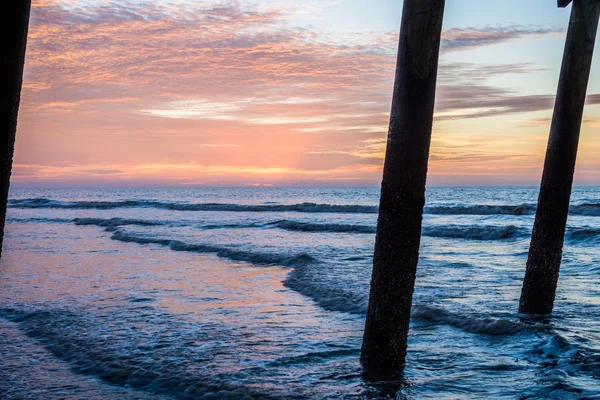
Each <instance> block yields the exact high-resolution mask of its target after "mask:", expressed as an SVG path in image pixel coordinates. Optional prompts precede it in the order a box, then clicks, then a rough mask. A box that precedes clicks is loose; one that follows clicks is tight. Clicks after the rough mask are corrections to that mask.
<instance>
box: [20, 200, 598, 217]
mask: <svg viewBox="0 0 600 400" xmlns="http://www.w3.org/2000/svg"><path fill="white" fill-rule="evenodd" d="M8 204H9V206H10V207H12V208H33V209H37V208H56V209H72V210H88V209H96V210H112V209H117V208H156V209H162V210H174V211H225V212H299V213H343V214H376V213H377V212H378V207H377V206H368V205H357V204H317V203H308V202H305V203H298V204H259V205H252V204H230V203H196V204H189V203H177V202H163V201H157V200H123V201H59V200H50V199H46V198H31V199H10V200H9V201H8ZM535 209H536V206H535V204H519V205H486V204H475V205H455V206H426V207H425V208H424V211H423V212H424V213H425V214H434V215H532V214H534V213H535ZM569 210H570V211H569V212H570V214H572V215H587V216H600V204H597V203H586V204H579V205H572V206H571V207H570V209H569Z"/></svg>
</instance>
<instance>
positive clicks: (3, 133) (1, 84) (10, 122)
mask: <svg viewBox="0 0 600 400" xmlns="http://www.w3.org/2000/svg"><path fill="white" fill-rule="evenodd" d="M30 10H31V0H10V1H3V2H2V4H1V5H0V37H1V38H2V40H0V54H1V56H2V64H1V65H2V66H1V67H0V68H1V69H0V146H1V149H0V151H2V166H1V168H2V170H1V171H0V172H1V173H2V176H1V177H0V179H1V181H0V257H2V240H3V238H4V222H5V220H6V203H7V201H8V187H9V185H10V173H11V170H12V160H13V153H14V149H15V136H16V132H17V115H18V112H19V102H20V99H21V85H22V83H23V66H24V64H25V47H26V44H27V31H28V29H29V12H30Z"/></svg>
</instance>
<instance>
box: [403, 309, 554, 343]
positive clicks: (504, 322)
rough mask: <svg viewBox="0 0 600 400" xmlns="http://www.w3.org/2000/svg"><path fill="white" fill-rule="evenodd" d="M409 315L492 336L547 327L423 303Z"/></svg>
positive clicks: (419, 319) (413, 317)
mask: <svg viewBox="0 0 600 400" xmlns="http://www.w3.org/2000/svg"><path fill="white" fill-rule="evenodd" d="M411 317H412V319H413V320H416V321H422V322H429V323H435V324H444V325H450V326H453V327H455V328H458V329H461V330H463V331H465V332H469V333H478V334H485V335H492V336H502V335H514V334H516V333H519V332H521V331H527V330H540V329H545V328H547V325H544V324H527V323H524V322H520V321H513V320H508V319H496V318H490V317H481V318H479V317H475V316H469V315H465V314H463V313H460V314H459V313H453V312H450V311H448V310H445V309H443V308H437V307H431V306H425V305H415V306H413V308H412V313H411Z"/></svg>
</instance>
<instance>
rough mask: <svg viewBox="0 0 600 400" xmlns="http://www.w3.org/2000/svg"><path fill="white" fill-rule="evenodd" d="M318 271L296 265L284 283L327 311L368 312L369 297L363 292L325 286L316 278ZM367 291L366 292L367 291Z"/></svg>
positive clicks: (361, 313) (360, 313)
mask: <svg viewBox="0 0 600 400" xmlns="http://www.w3.org/2000/svg"><path fill="white" fill-rule="evenodd" d="M317 275H318V271H315V269H314V268H309V265H307V264H305V265H296V266H295V268H294V269H293V270H292V271H291V272H290V273H289V275H288V276H287V278H286V280H285V281H284V282H283V284H284V285H285V286H286V287H287V288H289V289H292V290H293V291H295V292H297V293H300V294H302V295H304V296H306V297H308V298H310V299H311V300H312V301H314V302H315V303H317V305H319V307H321V308H323V309H325V310H327V311H338V312H346V313H350V314H359V315H364V314H366V313H367V305H368V302H369V299H368V297H367V296H366V294H365V295H363V294H362V293H356V292H354V291H349V290H344V289H340V288H337V287H331V286H324V285H323V284H322V283H321V282H319V281H317V280H316V279H315V278H316V277H317ZM365 293H366V292H365Z"/></svg>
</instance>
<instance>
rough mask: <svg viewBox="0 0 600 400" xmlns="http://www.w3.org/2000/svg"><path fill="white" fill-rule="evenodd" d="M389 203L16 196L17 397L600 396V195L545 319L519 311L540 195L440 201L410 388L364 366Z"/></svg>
mask: <svg viewBox="0 0 600 400" xmlns="http://www.w3.org/2000/svg"><path fill="white" fill-rule="evenodd" d="M378 196H379V193H378V189H365V188H360V189H353V188H346V189H306V188H302V189H301V188H296V189H284V188H244V189H223V188H220V189H206V188H203V189H18V190H17V189H15V190H13V191H12V193H11V201H10V208H9V212H8V221H7V222H8V225H7V234H6V237H5V252H4V254H3V261H2V265H1V269H0V330H1V331H2V335H0V336H1V338H0V397H1V398H8V399H13V398H14V399H17V398H18V399H22V398H26V399H27V398H45V399H62V398H69V399H92V398H107V399H192V398H207V399H209V398H210V399H221V398H231V399H243V398H284V399H287V398H298V399H317V398H318V399H321V398H322V399H327V398H332V399H334V398H357V399H371V398H373V399H379V398H414V399H422V398H432V399H440V398H448V399H456V398H464V399H470V398H506V399H518V398H567V399H568V398H573V399H582V398H600V250H599V249H598V244H599V243H600V189H598V188H578V189H576V190H575V191H574V194H573V201H572V204H573V205H572V207H571V215H570V217H569V223H568V224H569V228H568V231H567V234H566V240H565V252H564V257H563V267H562V270H561V277H560V282H559V290H558V293H557V300H556V308H555V313H554V315H553V316H552V318H548V319H545V320H531V319H527V318H524V317H523V316H520V315H519V314H518V313H517V312H516V310H517V307H518V298H519V294H520V285H521V281H522V279H523V275H524V266H525V261H526V258H527V248H528V243H529V234H530V231H531V226H532V224H533V217H534V215H533V213H534V209H535V202H536V197H537V189H534V188H430V189H428V192H427V204H426V209H425V215H424V231H423V233H424V237H423V240H422V245H421V259H420V265H419V270H418V278H417V284H416V289H415V296H414V307H413V318H412V324H411V336H410V340H409V354H408V359H407V369H406V377H405V380H404V381H402V382H398V383H396V384H393V385H392V384H390V385H377V384H368V383H366V382H364V381H363V380H362V379H361V370H360V366H359V362H358V358H359V352H360V344H361V338H362V330H363V325H364V318H365V310H366V304H367V294H368V284H369V280H370V273H371V263H372V253H373V245H374V236H375V235H374V233H375V225H376V218H377V214H376V213H377V207H376V206H377V203H378ZM203 396H204V397H203Z"/></svg>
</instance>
